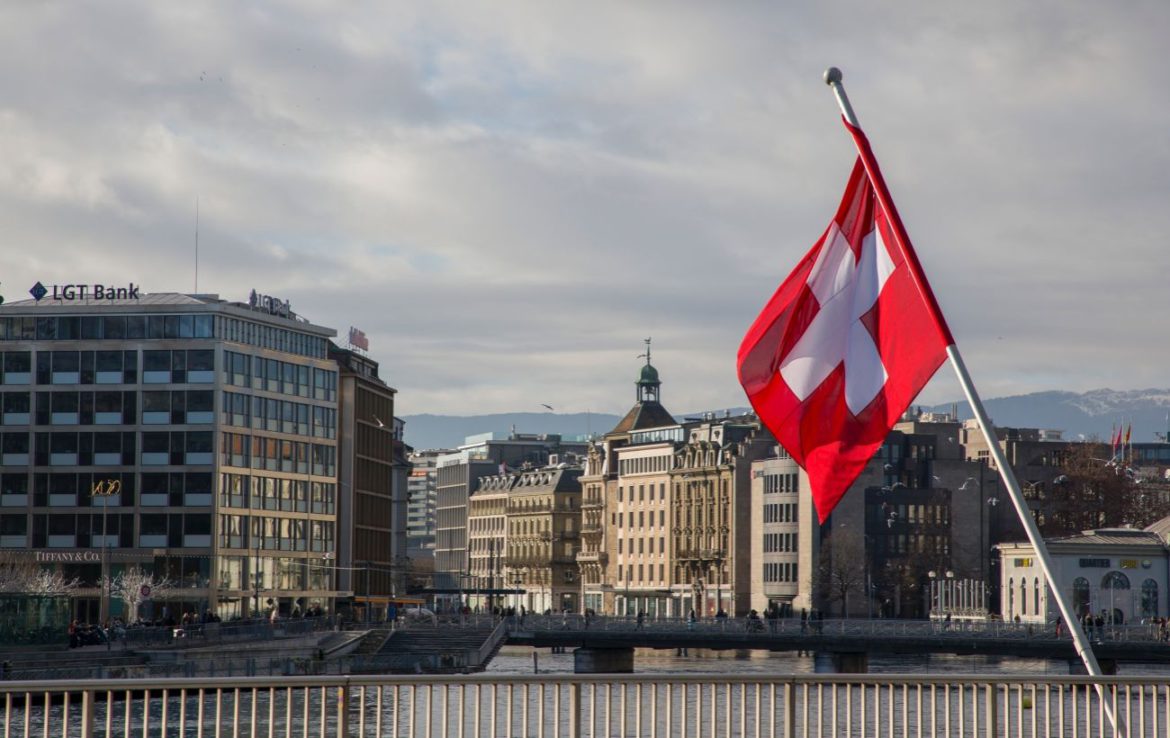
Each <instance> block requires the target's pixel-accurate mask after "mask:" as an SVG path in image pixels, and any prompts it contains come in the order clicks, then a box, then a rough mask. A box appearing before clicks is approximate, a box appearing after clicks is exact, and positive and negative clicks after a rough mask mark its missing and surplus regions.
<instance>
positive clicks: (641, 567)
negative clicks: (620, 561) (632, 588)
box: [617, 564, 666, 586]
mask: <svg viewBox="0 0 1170 738" xmlns="http://www.w3.org/2000/svg"><path fill="white" fill-rule="evenodd" d="M635 566H637V574H638V576H637V578H635V577H634V572H635V569H634V567H635ZM617 575H618V577H617V578H618V581H619V582H622V581H625V582H628V583H630V584H635V583H636V584H647V583H653V582H654V579H655V578H654V564H626V566H625V578H624V579H623V578H622V567H620V566H619V567H617ZM657 583H658V584H659V585H663V586H664V585H665V584H666V565H665V564H659V565H658V578H657Z"/></svg>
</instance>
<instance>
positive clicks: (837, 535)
mask: <svg viewBox="0 0 1170 738" xmlns="http://www.w3.org/2000/svg"><path fill="white" fill-rule="evenodd" d="M865 567H866V562H865V546H864V544H863V543H862V539H861V537H860V536H858V535H849V534H847V533H846V532H845V531H843V530H837V531H835V532H834V533H833V534H832V535H831V536H829V537H827V538H825V539H824V541H823V542H822V543H821V555H820V563H819V565H818V567H817V580H818V584H819V589H820V591H821V599H822V600H823V601H824V603H825V605H826V606H827V608H832V606H833V603H836V602H840V603H841V615H842V617H844V616H846V615H848V608H849V597H850V595H853V596H854V602H859V601H860V600H857V599H856V598H857V597H858V596H862V595H864V594H865Z"/></svg>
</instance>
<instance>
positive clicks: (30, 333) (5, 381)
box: [0, 283, 339, 621]
mask: <svg viewBox="0 0 1170 738" xmlns="http://www.w3.org/2000/svg"><path fill="white" fill-rule="evenodd" d="M66 287H70V286H66ZM94 287H95V288H96V287H97V286H96V285H95V286H94ZM38 288H39V289H38ZM33 292H34V295H35V297H36V298H37V299H33V300H24V301H19V302H12V303H7V304H4V305H3V306H0V352H2V354H3V356H2V361H0V410H2V415H0V420H2V425H0V465H2V468H0V547H2V548H7V549H23V550H25V551H27V553H28V555H30V556H32V557H34V558H35V559H36V560H37V561H39V562H42V563H43V564H45V565H47V566H53V567H59V568H60V569H61V570H62V572H63V573H64V574H65V576H67V577H69V578H72V577H77V578H78V579H80V580H81V581H82V582H83V583H84V585H85V586H84V588H83V589H82V590H80V591H79V592H78V596H77V598H76V599H75V606H76V611H75V615H76V616H77V617H78V618H81V619H84V620H89V621H97V620H99V619H101V618H103V617H105V616H107V615H121V616H123V617H126V618H128V619H134V618H135V617H137V616H138V615H140V614H141V615H144V616H153V617H161V616H162V615H163V614H164V613H167V614H169V615H172V616H177V615H178V614H179V613H180V612H182V611H192V612H200V611H204V610H215V611H216V612H217V613H218V614H219V615H221V616H222V617H225V618H227V617H231V616H235V615H244V614H246V613H248V612H251V611H260V612H270V611H272V610H275V611H277V612H279V613H283V614H291V613H292V612H293V611H294V610H295V609H296V608H300V609H302V610H308V609H310V608H322V609H324V610H328V609H330V608H331V607H332V605H333V601H334V598H335V594H336V587H335V585H334V584H333V581H332V577H330V576H322V575H321V572H322V571H327V570H328V568H327V562H328V557H329V556H330V555H333V556H336V554H337V541H338V535H339V530H338V493H337V492H338V477H337V464H338V438H337V435H338V433H337V432H338V417H337V416H338V410H337V408H338V398H337V392H338V368H337V365H336V363H335V362H334V361H333V360H332V359H331V358H330V356H329V346H330V339H331V338H332V337H333V336H334V335H335V331H334V330H333V329H331V328H326V327H323V326H317V325H313V324H312V323H310V322H308V321H306V320H304V319H303V318H301V317H299V316H297V315H296V314H295V313H293V312H292V310H291V309H290V306H289V304H288V303H287V302H284V301H280V300H277V299H274V298H271V297H268V296H264V295H257V294H256V293H253V294H252V296H251V298H250V299H249V300H248V301H246V302H232V301H227V300H223V299H220V298H219V297H217V296H215V295H182V294H172V293H161V294H140V289H139V288H138V287H137V286H134V285H131V286H130V287H126V288H120V289H118V290H110V291H109V292H112V294H113V295H114V297H112V298H110V297H105V296H104V295H105V294H107V290H105V289H104V288H103V289H102V291H101V292H100V293H98V292H97V290H96V289H95V290H93V291H90V290H88V289H87V290H84V291H82V290H77V289H65V288H64V287H60V286H56V285H54V286H49V287H45V286H42V285H40V284H39V283H38V285H37V287H34V290H33ZM50 294H51V295H52V296H51V297H50ZM94 294H100V295H102V296H99V297H94ZM67 295H68V296H67ZM133 568H139V569H142V570H145V571H147V572H149V573H151V574H152V576H153V577H155V578H157V579H158V580H163V579H166V580H169V581H170V582H172V583H173V584H174V589H173V590H172V592H171V593H170V595H169V596H168V598H167V599H166V600H163V601H161V602H158V603H155V602H153V601H148V602H147V603H146V605H145V606H144V609H143V612H141V613H132V612H126V611H124V610H123V609H122V603H121V602H118V601H115V602H113V603H109V602H108V601H109V599H110V597H109V588H108V587H101V586H99V583H100V582H101V581H102V575H103V573H104V574H106V575H107V576H109V577H112V578H116V577H118V576H119V575H120V574H123V573H124V572H126V571H128V570H130V569H133Z"/></svg>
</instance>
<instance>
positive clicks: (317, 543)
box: [216, 515, 335, 551]
mask: <svg viewBox="0 0 1170 738" xmlns="http://www.w3.org/2000/svg"><path fill="white" fill-rule="evenodd" d="M334 530H335V526H334V524H333V523H332V522H331V521H328V520H305V519H303V518H270V517H266V516H257V515H220V516H219V527H218V530H217V531H216V534H217V540H218V543H219V546H220V548H247V549H252V550H267V551H332V550H333V534H334Z"/></svg>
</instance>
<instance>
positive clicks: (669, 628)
mask: <svg viewBox="0 0 1170 738" xmlns="http://www.w3.org/2000/svg"><path fill="white" fill-rule="evenodd" d="M507 627H508V629H509V631H515V632H524V631H527V632H547V631H565V630H569V631H597V632H614V633H633V632H639V631H642V632H647V633H664V634H669V633H685V632H696V633H705V634H718V633H728V634H744V633H756V634H760V635H769V634H770V635H785V636H793V635H808V636H816V635H825V636H829V635H851V636H873V637H881V638H946V637H955V638H971V637H976V638H995V639H1000V640H1010V639H1013V638H1019V639H1024V638H1027V639H1037V638H1051V639H1058V638H1059V639H1061V640H1071V637H1070V636H1069V633H1068V628H1061V629H1060V634H1059V636H1058V634H1057V627H1056V625H1055V624H1054V623H1048V624H1040V623H1013V622H1004V621H999V620H988V621H954V622H950V623H947V622H945V621H941V620H881V619H861V618H850V619H839V618H833V619H825V620H809V621H803V622H802V621H801V620H799V619H797V618H778V619H773V620H767V619H763V618H760V619H754V620H753V619H748V618H705V619H700V620H697V621H691V620H688V619H686V618H643V619H642V620H641V622H639V620H638V619H637V618H636V617H623V616H590V617H585V616H582V615H528V616H525V617H524V618H523V619H521V618H519V617H513V618H508V619H507ZM1088 635H1089V637H1090V638H1091V639H1093V640H1099V641H1124V642H1135V641H1136V642H1164V641H1165V631H1162V630H1160V629H1159V627H1158V625H1157V624H1154V623H1138V624H1133V625H1106V626H1103V627H1101V628H1096V627H1094V628H1090V629H1088Z"/></svg>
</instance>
